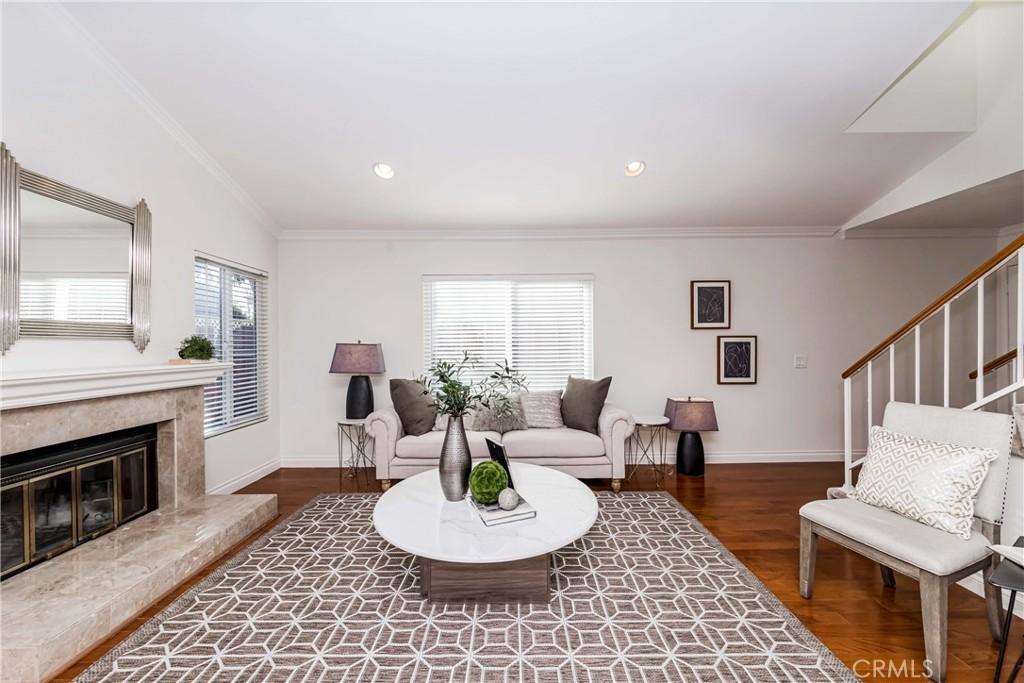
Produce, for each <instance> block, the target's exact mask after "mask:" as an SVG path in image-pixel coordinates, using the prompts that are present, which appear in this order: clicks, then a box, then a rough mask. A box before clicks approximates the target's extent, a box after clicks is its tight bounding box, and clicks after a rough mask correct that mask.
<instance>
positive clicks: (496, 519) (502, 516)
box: [466, 496, 537, 526]
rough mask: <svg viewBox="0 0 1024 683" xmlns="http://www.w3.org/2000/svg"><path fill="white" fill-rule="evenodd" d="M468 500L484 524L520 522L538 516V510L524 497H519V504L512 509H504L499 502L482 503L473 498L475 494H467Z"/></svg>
mask: <svg viewBox="0 0 1024 683" xmlns="http://www.w3.org/2000/svg"><path fill="white" fill-rule="evenodd" d="M466 500H467V501H469V504H470V505H472V506H473V507H474V508H475V509H476V511H477V513H478V514H479V515H480V521H481V522H483V523H484V526H498V525H499V524H509V523H510V522H520V521H522V520H524V519H532V518H534V517H536V516H537V510H535V509H534V507H533V506H532V505H530V504H529V503H527V502H526V501H525V500H523V499H522V498H520V499H519V505H517V506H516V507H515V508H514V509H512V510H502V509H501V508H500V507H498V504H497V503H495V504H494V505H481V504H480V503H478V502H476V501H475V500H473V496H466Z"/></svg>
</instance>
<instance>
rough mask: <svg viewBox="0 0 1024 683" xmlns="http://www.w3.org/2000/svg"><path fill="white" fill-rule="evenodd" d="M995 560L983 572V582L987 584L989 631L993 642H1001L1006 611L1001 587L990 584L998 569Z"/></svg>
mask: <svg viewBox="0 0 1024 683" xmlns="http://www.w3.org/2000/svg"><path fill="white" fill-rule="evenodd" d="M996 562H997V560H995V558H993V561H992V562H989V564H988V566H986V567H985V569H984V571H982V580H983V582H984V584H985V612H986V613H987V615H988V631H989V633H991V634H992V640H997V641H1000V640H1002V639H1003V619H1004V617H1003V614H1004V612H1005V611H1006V610H1004V609H1003V591H1002V589H1001V588H999V586H993V585H992V584H991V583H989V582H988V577H989V575H991V574H992V572H993V571H994V570H995V568H996Z"/></svg>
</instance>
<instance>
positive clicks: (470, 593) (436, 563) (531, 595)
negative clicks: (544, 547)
mask: <svg viewBox="0 0 1024 683" xmlns="http://www.w3.org/2000/svg"><path fill="white" fill-rule="evenodd" d="M419 561H420V594H421V595H423V596H424V597H426V598H427V600H429V601H431V602H451V601H463V600H479V601H480V602H548V601H550V600H551V555H550V554H547V555H540V556H538V557H531V558H528V559H525V560H515V561H514V562H494V563H486V564H466V563H462V562H442V561H440V560H429V559H427V558H424V557H421V558H419Z"/></svg>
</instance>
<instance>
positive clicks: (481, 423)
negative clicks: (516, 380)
mask: <svg viewBox="0 0 1024 683" xmlns="http://www.w3.org/2000/svg"><path fill="white" fill-rule="evenodd" d="M475 417H476V419H475V420H474V423H473V429H475V430H476V431H478V432H498V433H499V434H504V433H505V432H512V431H515V430H517V429H526V415H525V414H524V413H523V404H522V402H521V401H520V400H519V397H518V396H514V397H512V405H511V406H510V411H509V412H508V413H506V414H504V415H502V414H500V413H499V411H498V410H497V409H496V408H494V407H493V406H492V407H490V408H481V409H480V410H478V411H477V412H476V416H475Z"/></svg>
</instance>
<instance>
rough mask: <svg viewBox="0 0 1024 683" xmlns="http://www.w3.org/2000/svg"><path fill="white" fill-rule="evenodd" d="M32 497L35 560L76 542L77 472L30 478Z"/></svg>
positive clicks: (33, 551)
mask: <svg viewBox="0 0 1024 683" xmlns="http://www.w3.org/2000/svg"><path fill="white" fill-rule="evenodd" d="M29 490H30V491H31V497H32V515H33V519H32V537H31V539H30V540H31V544H32V559H33V560H37V559H39V558H43V557H48V556H50V555H53V554H55V553H58V552H60V551H62V550H66V549H68V548H70V547H72V546H73V545H74V544H75V503H74V500H75V497H74V496H75V471H74V470H73V469H68V470H64V471H62V472H56V473H54V474H49V475H45V476H42V477H37V478H35V479H32V480H31V481H29Z"/></svg>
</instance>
